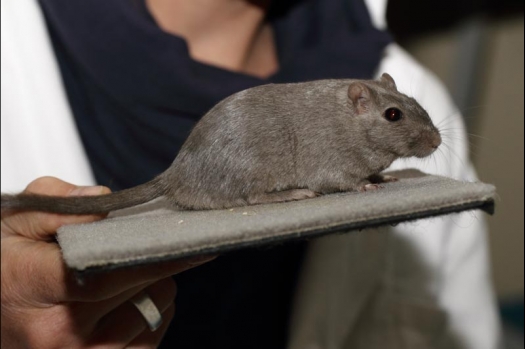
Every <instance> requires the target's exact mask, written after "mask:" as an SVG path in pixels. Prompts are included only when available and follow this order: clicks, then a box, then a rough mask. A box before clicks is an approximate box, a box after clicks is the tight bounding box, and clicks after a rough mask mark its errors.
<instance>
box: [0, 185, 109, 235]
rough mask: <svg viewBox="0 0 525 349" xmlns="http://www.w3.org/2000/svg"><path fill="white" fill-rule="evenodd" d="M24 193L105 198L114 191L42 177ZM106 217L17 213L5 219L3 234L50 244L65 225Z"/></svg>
mask: <svg viewBox="0 0 525 349" xmlns="http://www.w3.org/2000/svg"><path fill="white" fill-rule="evenodd" d="M24 192H25V193H34V194H43V195H53V196H84V195H102V194H108V193H110V192H111V191H110V190H109V188H106V187H103V186H94V187H78V186H75V185H73V184H70V183H67V182H64V181H61V180H60V179H58V178H54V177H41V178H38V179H36V180H34V181H33V182H31V183H30V184H29V185H28V186H27V188H26V190H25V191H24ZM103 217H104V215H60V214H53V213H45V212H35V211H27V212H15V213H13V214H10V215H8V216H6V217H2V232H3V233H11V234H19V235H23V236H26V237H29V238H32V239H37V240H50V239H52V238H53V235H54V234H55V232H56V230H57V229H58V228H59V227H61V226H62V225H66V224H75V223H86V222H92V221H96V220H99V219H101V218H103Z"/></svg>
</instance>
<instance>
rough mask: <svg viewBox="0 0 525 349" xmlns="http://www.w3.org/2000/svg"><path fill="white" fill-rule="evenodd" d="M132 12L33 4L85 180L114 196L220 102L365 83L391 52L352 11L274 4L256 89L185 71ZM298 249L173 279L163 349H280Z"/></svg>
mask: <svg viewBox="0 0 525 349" xmlns="http://www.w3.org/2000/svg"><path fill="white" fill-rule="evenodd" d="M142 1H143V0H90V1H85V0H40V4H41V7H42V9H43V11H44V15H45V17H46V21H47V25H48V29H49V33H50V35H51V38H52V42H53V45H54V49H55V53H56V57H57V60H58V63H59V65H60V70H61V73H62V77H63V81H64V85H65V88H66V91H67V95H68V99H69V103H70V105H71V108H72V111H73V114H74V117H75V121H76V124H77V127H78V130H79V133H80V136H81V139H82V141H83V144H84V147H85V149H86V152H87V155H88V158H89V161H90V163H91V166H92V168H93V171H94V174H95V178H96V180H97V182H98V183H99V184H102V185H106V186H108V187H110V188H111V189H113V190H120V189H125V188H128V187H131V186H135V185H138V184H140V183H145V182H147V181H149V180H150V179H152V178H153V177H154V176H156V175H157V174H159V173H161V172H163V171H164V170H165V169H166V168H168V167H169V165H170V164H171V162H172V161H173V159H174V158H175V156H176V155H177V152H178V151H179V149H180V148H181V146H182V144H183V143H184V140H185V139H186V137H187V136H188V134H189V132H190V131H191V129H192V127H193V126H194V125H195V123H196V122H197V121H198V120H199V118H200V117H201V116H202V115H204V114H205V113H206V111H207V110H209V109H210V108H211V107H212V106H213V105H214V104H216V103H217V102H219V101H220V100H221V99H223V98H224V97H227V96H229V95H231V94H232V93H235V92H237V91H240V90H243V89H246V88H249V87H253V86H257V85H261V84H266V83H278V82H298V81H306V80H313V79H321V78H370V77H372V75H373V73H374V70H375V69H376V68H377V66H378V63H379V60H380V58H381V54H382V51H383V49H384V47H385V46H386V44H388V43H389V42H390V37H389V35H388V34H387V33H385V32H381V31H378V30H376V29H374V28H373V26H372V24H371V22H370V18H369V16H368V13H367V11H366V8H365V6H364V4H363V2H362V0H311V1H298V0H292V1H283V0H281V1H275V5H274V6H273V7H272V8H271V10H270V12H269V15H268V18H267V19H268V21H270V22H271V24H272V26H273V29H274V33H275V40H276V45H277V52H278V60H279V67H280V68H279V71H278V72H276V73H275V74H274V75H272V76H270V77H269V78H267V79H260V78H256V77H253V76H248V75H245V74H242V73H237V72H232V71H228V70H224V69H220V68H217V67H214V66H211V65H207V64H203V63H200V62H197V61H194V60H193V59H191V57H190V56H189V54H188V47H187V44H186V42H185V41H184V39H182V38H180V37H177V36H174V35H171V34H168V33H166V32H164V31H162V30H161V29H160V28H159V26H158V25H157V24H156V23H155V21H154V20H153V18H152V17H151V16H150V15H149V13H148V11H147V9H146V7H145V6H144V3H143V2H142ZM145 234H147V232H145ZM305 245H306V243H304V242H302V243H290V244H286V245H282V246H277V247H272V248H264V249H251V250H245V251H239V252H234V253H230V254H227V255H224V256H220V257H219V258H218V259H217V260H215V261H213V262H212V263H208V264H206V265H203V266H201V267H198V268H195V269H192V270H190V271H186V272H184V273H182V274H180V275H177V276H176V277H175V278H176V281H177V284H178V295H177V300H176V313H175V318H174V321H173V322H172V324H171V327H170V329H169V330H168V332H167V334H166V337H165V339H164V342H163V345H162V347H165V348H228V349H232V348H264V349H268V348H283V347H284V346H285V344H286V341H287V321H288V317H289V314H290V310H291V300H292V295H293V292H294V288H295V284H296V280H297V275H298V272H299V270H300V265H301V261H302V257H303V252H304V249H305ZM334 287H337V285H334Z"/></svg>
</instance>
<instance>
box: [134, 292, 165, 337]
mask: <svg viewBox="0 0 525 349" xmlns="http://www.w3.org/2000/svg"><path fill="white" fill-rule="evenodd" d="M130 302H131V303H133V304H134V305H135V307H137V309H138V310H139V312H140V313H141V314H142V316H143V317H144V319H145V320H146V322H147V323H148V326H149V328H150V330H151V332H153V331H155V330H156V329H158V328H159V327H160V325H162V315H161V314H160V312H159V309H158V308H157V307H156V306H155V303H153V301H152V300H151V298H150V297H149V296H148V294H147V293H146V292H144V291H140V292H139V293H137V294H136V295H135V296H133V298H131V299H130Z"/></svg>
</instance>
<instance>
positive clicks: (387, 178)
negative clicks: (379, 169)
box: [383, 175, 399, 183]
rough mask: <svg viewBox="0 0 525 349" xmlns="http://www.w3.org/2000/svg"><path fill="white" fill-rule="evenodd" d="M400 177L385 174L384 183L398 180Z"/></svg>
mask: <svg viewBox="0 0 525 349" xmlns="http://www.w3.org/2000/svg"><path fill="white" fill-rule="evenodd" d="M398 180H399V178H397V177H394V176H389V175H383V183H388V182H397V181H398Z"/></svg>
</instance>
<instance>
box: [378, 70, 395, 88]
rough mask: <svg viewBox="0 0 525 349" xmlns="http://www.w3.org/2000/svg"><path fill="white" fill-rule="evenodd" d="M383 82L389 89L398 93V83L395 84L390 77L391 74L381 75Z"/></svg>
mask: <svg viewBox="0 0 525 349" xmlns="http://www.w3.org/2000/svg"><path fill="white" fill-rule="evenodd" d="M381 82H382V83H383V84H385V85H386V86H388V88H390V89H392V90H395V91H397V86H396V82H395V81H394V79H393V78H392V77H391V76H390V74H388V73H383V75H381Z"/></svg>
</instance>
